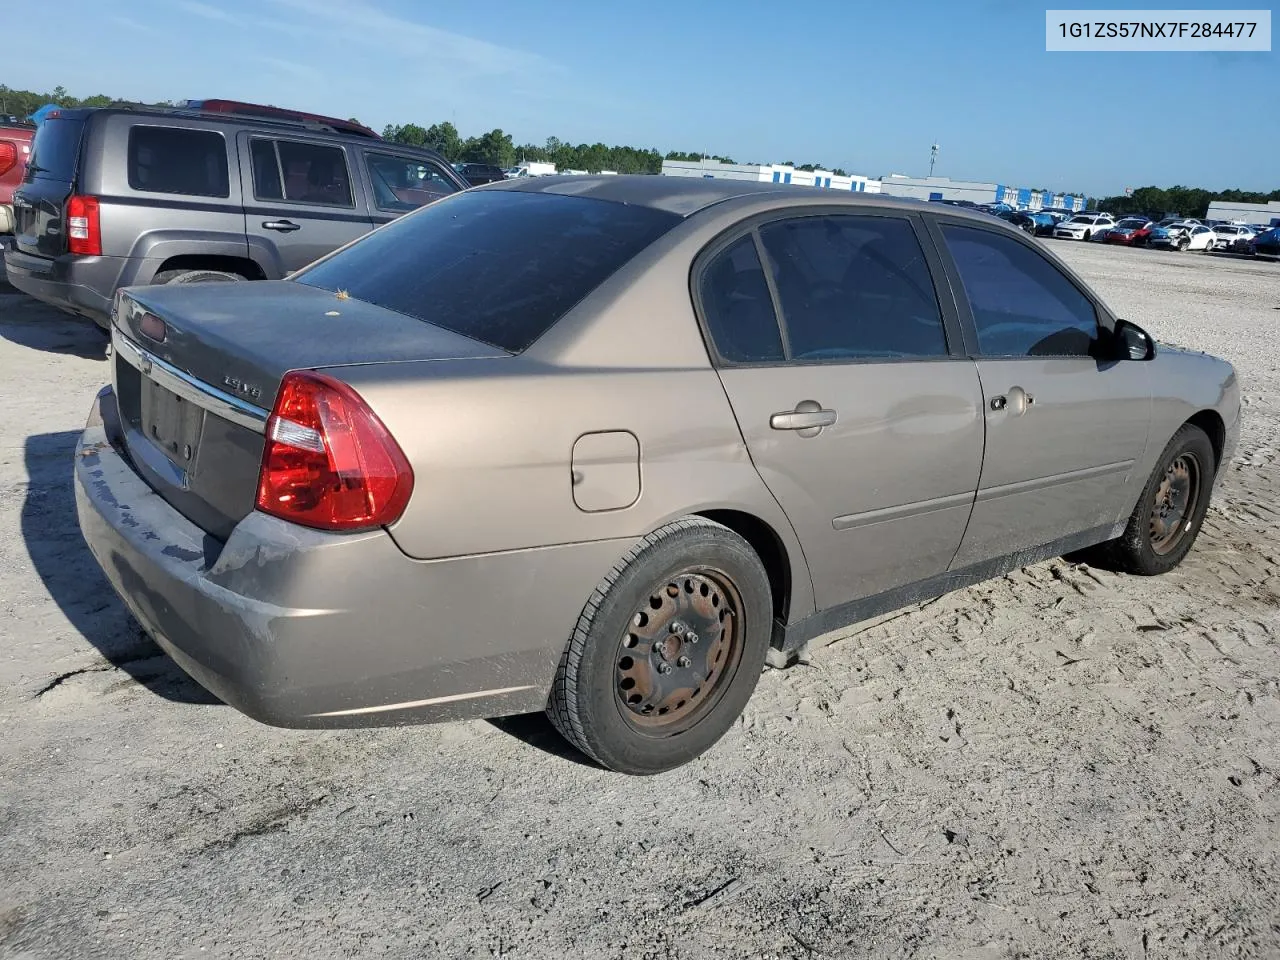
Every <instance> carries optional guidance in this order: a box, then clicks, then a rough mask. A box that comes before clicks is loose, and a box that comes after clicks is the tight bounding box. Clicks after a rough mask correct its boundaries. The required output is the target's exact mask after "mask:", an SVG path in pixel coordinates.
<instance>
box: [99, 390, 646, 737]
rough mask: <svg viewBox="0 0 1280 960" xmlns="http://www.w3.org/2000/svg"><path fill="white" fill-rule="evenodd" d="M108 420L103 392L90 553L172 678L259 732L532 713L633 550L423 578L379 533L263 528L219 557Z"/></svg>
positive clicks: (510, 562) (585, 551) (509, 560)
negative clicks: (596, 590) (262, 726)
mask: <svg viewBox="0 0 1280 960" xmlns="http://www.w3.org/2000/svg"><path fill="white" fill-rule="evenodd" d="M114 408H115V399H114V396H113V394H112V393H111V392H110V389H109V388H107V389H104V390H103V392H102V393H101V394H100V395H99V398H98V400H97V401H96V402H95V412H94V415H93V416H91V418H90V422H89V425H88V426H87V427H86V429H85V431H84V434H83V436H82V437H81V442H80V447H79V450H78V452H77V456H76V465H75V476H76V484H75V488H76V509H77V512H78V514H79V519H80V527H81V530H82V532H83V534H84V538H85V540H86V542H87V543H88V545H89V548H90V550H91V551H92V552H93V555H94V556H95V558H96V559H97V561H98V563H99V564H100V565H101V567H102V569H103V571H104V572H105V573H106V576H107V578H108V580H109V581H110V582H111V585H112V586H113V587H114V588H115V590H116V592H117V593H118V594H119V595H120V596H121V598H122V599H123V600H124V602H125V603H126V604H127V605H128V607H129V609H130V610H131V611H132V612H133V614H134V616H135V617H137V619H138V620H139V622H140V623H141V624H142V625H143V627H144V628H145V629H146V630H147V631H148V632H149V633H150V634H151V635H152V636H153V637H154V638H155V640H156V641H157V643H159V644H160V645H161V646H162V647H163V648H164V650H165V651H166V652H167V653H169V654H170V656H172V657H173V659H174V660H175V661H176V662H177V663H178V664H179V666H181V667H182V668H183V669H184V670H185V671H186V672H187V673H189V674H190V675H191V676H192V677H193V678H195V679H196V680H197V681H198V682H199V683H200V684H201V685H202V686H204V687H206V688H207V689H209V690H210V691H212V692H213V693H214V694H216V695H217V696H218V697H220V698H221V699H223V700H224V701H226V702H227V703H229V704H231V705H232V706H234V707H236V708H237V709H239V710H241V711H243V712H244V713H246V714H248V715H249V716H251V717H253V718H255V719H257V720H260V721H262V722H264V723H269V724H273V725H277V726H288V727H349V726H380V725H390V724H401V723H411V722H428V721H440V720H460V719H470V718H476V717H489V716H502V715H509V714H515V713H524V712H529V711H534V710H540V709H542V708H543V706H545V704H546V700H547V695H548V692H549V690H550V686H551V681H552V679H553V677H554V675H555V670H556V666H557V663H558V661H559V658H560V655H561V652H562V651H563V648H564V644H565V643H566V642H567V639H568V637H569V635H570V633H571V632H572V629H573V626H574V623H575V621H576V619H577V617H578V615H579V613H580V612H581V609H582V605H583V603H584V602H585V601H586V599H587V598H588V597H589V596H590V593H591V590H592V588H593V587H594V586H595V585H596V584H597V583H598V582H599V579H600V578H601V577H602V576H603V575H604V573H605V572H607V571H608V569H609V568H610V566H611V565H612V564H613V563H614V562H616V560H617V558H618V556H620V555H621V554H622V553H623V552H625V550H626V549H627V547H628V546H629V544H627V543H622V542H620V541H600V542H594V543H584V544H573V545H565V546H558V547H547V548H543V549H538V550H523V551H513V552H510V553H503V554H488V555H483V556H470V557H458V558H452V559H448V560H437V561H416V560H412V559H410V558H408V557H406V556H405V555H404V554H403V553H402V552H401V551H400V550H399V548H398V547H396V545H395V543H394V542H393V541H392V539H391V538H390V536H388V535H387V534H386V533H385V532H384V531H382V530H376V531H372V532H367V533H358V534H346V535H342V534H330V533H323V532H320V531H316V530H310V529H307V528H304V527H299V526H296V525H294V524H290V523H286V522H285V521H282V520H279V519H276V518H274V517H269V516H267V515H266V514H262V513H256V512H255V513H251V514H250V515H249V516H247V517H245V519H244V520H242V521H241V522H240V523H239V524H238V525H237V526H236V528H235V529H234V531H233V532H232V534H231V536H230V537H229V538H228V540H227V542H226V544H225V545H223V544H219V543H218V542H217V541H216V540H213V539H212V538H209V537H208V536H206V535H205V534H204V532H203V531H202V530H201V529H200V528H199V527H197V526H195V525H194V524H192V523H191V522H190V521H188V520H187V519H186V518H185V517H183V516H182V515H181V514H179V513H178V512H177V511H176V510H174V508H173V507H171V506H170V505H169V504H168V503H167V502H166V501H165V500H163V499H162V498H161V497H160V496H159V495H158V494H156V493H155V492H154V491H152V490H151V488H150V487H149V486H147V484H146V483H145V482H144V481H143V480H142V479H141V478H140V477H139V476H138V474H137V473H135V472H134V470H133V468H132V466H131V464H130V463H129V461H128V459H126V457H125V456H123V455H122V454H121V453H120V452H119V451H118V450H117V449H116V447H114V446H113V445H112V443H111V442H110V441H109V439H108V434H109V433H113V432H114V431H113V429H112V414H111V411H113V410H114ZM104 414H105V416H106V417H107V422H106V423H105V424H104V423H103V422H102V419H103V416H104Z"/></svg>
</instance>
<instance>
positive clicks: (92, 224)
mask: <svg viewBox="0 0 1280 960" xmlns="http://www.w3.org/2000/svg"><path fill="white" fill-rule="evenodd" d="M67 251H68V252H69V253H82V254H84V255H86V256H90V257H100V256H102V227H101V225H100V224H99V221H98V198H97V197H81V196H78V195H77V196H73V197H70V198H68V199H67Z"/></svg>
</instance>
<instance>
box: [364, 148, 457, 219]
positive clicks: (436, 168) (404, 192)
mask: <svg viewBox="0 0 1280 960" xmlns="http://www.w3.org/2000/svg"><path fill="white" fill-rule="evenodd" d="M359 153H360V173H361V175H362V177H363V178H364V180H365V183H366V189H367V192H368V197H369V216H370V220H371V221H372V223H373V225H374V226H379V225H381V224H384V223H390V222H391V221H392V220H394V219H396V218H397V217H401V216H403V215H404V214H406V213H409V212H410V211H412V210H416V209H418V208H419V207H421V206H425V205H426V204H428V203H434V202H435V201H437V200H440V199H442V198H443V197H447V196H449V195H450V194H451V193H457V192H458V191H459V190H463V189H466V188H465V187H464V186H463V185H462V184H460V183H459V182H458V177H457V176H456V175H454V176H452V177H451V176H449V174H448V173H447V172H446V171H445V169H444V167H443V166H442V165H441V164H438V163H435V162H434V161H432V160H429V159H426V158H424V157H418V156H414V155H413V154H411V153H398V152H396V150H395V149H394V147H390V146H388V147H387V148H386V149H383V148H381V147H379V148H374V147H361V148H360V150H359Z"/></svg>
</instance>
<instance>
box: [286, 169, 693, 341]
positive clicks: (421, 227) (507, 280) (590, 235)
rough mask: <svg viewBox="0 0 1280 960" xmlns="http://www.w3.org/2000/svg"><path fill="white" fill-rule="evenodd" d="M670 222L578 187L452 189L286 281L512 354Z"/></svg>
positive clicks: (666, 216) (668, 216)
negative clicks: (572, 192)
mask: <svg viewBox="0 0 1280 960" xmlns="http://www.w3.org/2000/svg"><path fill="white" fill-rule="evenodd" d="M679 221H680V217H678V216H677V215H675V214H673V213H667V212H665V211H661V210H653V209H650V208H648V207H637V206H631V205H628V204H622V203H612V202H609V201H604V200H592V199H588V198H585V197H567V196H559V195H554V194H545V193H523V192H519V191H508V190H490V191H476V192H475V193H460V194H457V195H455V196H453V197H450V198H448V199H446V200H442V201H440V202H439V203H434V204H432V205H430V206H428V207H423V208H422V209H421V210H418V211H417V212H415V213H411V214H408V215H406V216H404V217H402V218H401V219H399V220H396V221H393V222H392V223H389V224H387V225H386V226H384V227H380V228H378V229H377V230H375V231H374V232H373V233H371V234H369V235H368V236H366V237H365V238H364V239H362V240H360V241H358V242H356V243H354V244H352V245H351V246H349V247H347V248H346V249H344V250H341V251H340V252H338V253H336V254H335V255H333V256H331V257H329V258H327V259H325V260H322V261H320V262H319V263H317V264H315V265H314V266H312V267H308V268H307V269H305V270H303V271H301V272H299V273H297V274H295V276H294V279H295V280H297V281H299V282H301V283H305V284H308V285H309V286H313V287H320V288H321V289H324V290H333V291H338V290H343V291H346V293H347V294H348V295H349V296H352V297H355V298H356V299H358V300H364V301H365V302H367V303H373V304H376V305H378V306H380V307H386V308H387V309H389V310H395V311H396V312H397V313H403V314H407V315H408V316H411V317H415V318H416V319H419V320H424V321H426V322H427V323H431V324H434V325H436V326H439V327H444V328H445V329H446V330H452V331H453V332H455V333H460V334H462V335H463V336H466V337H471V338H472V339H473V340H479V341H481V342H483V343H487V344H490V345H492V346H495V347H498V348H500V349H502V350H506V351H507V352H509V353H519V352H520V351H522V350H524V349H525V348H527V347H528V346H529V345H530V344H531V343H533V341H535V340H536V339H538V337H540V336H542V334H544V333H546V331H547V330H549V329H551V327H552V326H553V325H554V324H555V322H556V321H557V320H559V319H560V318H561V317H562V316H564V315H565V313H567V312H568V311H569V309H570V308H572V307H573V306H574V305H575V304H576V303H578V301H580V300H582V298H583V297H585V296H586V295H587V294H589V293H590V292H591V291H592V290H594V289H595V288H596V287H598V286H599V285H600V284H601V283H603V282H604V281H605V280H606V279H607V278H608V277H609V276H610V275H611V274H612V273H613V272H614V271H615V270H617V269H618V268H619V267H621V266H622V265H623V264H625V263H626V262H627V261H628V260H630V259H631V258H632V257H634V256H635V255H636V254H637V253H639V252H640V251H641V250H643V249H644V248H645V247H647V246H648V245H649V244H651V243H652V242H653V241H654V240H656V239H658V237H660V236H662V235H663V234H664V233H666V232H667V231H668V230H670V229H671V228H672V227H673V226H675V224H676V223H678V222H679Z"/></svg>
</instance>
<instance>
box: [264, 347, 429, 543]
mask: <svg viewBox="0 0 1280 960" xmlns="http://www.w3.org/2000/svg"><path fill="white" fill-rule="evenodd" d="M412 492H413V468H412V467H410V466H409V461H408V460H406V459H405V456H404V452H403V451H402V450H401V449H400V445H399V444H398V443H396V441H395V438H394V437H392V436H391V434H390V433H389V432H388V431H387V428H386V427H385V426H383V424H382V421H381V420H379V419H378V417H377V416H376V415H375V414H374V412H373V411H372V410H370V409H369V407H368V405H367V404H366V403H365V402H364V400H363V399H361V397H360V395H359V394H358V393H356V392H355V391H354V390H352V389H351V387H349V386H347V385H346V384H345V383H342V382H340V381H338V380H335V379H333V378H332V377H328V376H325V375H324V374H322V373H311V372H307V371H295V372H293V373H289V374H286V375H285V378H284V382H283V383H281V384H280V394H279V396H277V397H276V404H275V409H274V410H272V411H271V418H270V419H269V420H268V421H267V443H266V447H265V448H264V449H263V451H262V470H261V472H260V473H259V475H258V500H257V508H258V509H259V510H261V511H262V512H263V513H269V514H271V515H273V516H276V517H280V518H281V519H284V520H289V521H292V522H293V523H300V524H302V525H303V526H307V527H317V528H319V529H321V530H360V529H365V528H369V527H381V526H386V525H387V524H389V523H394V522H395V521H396V520H398V519H399V518H400V514H402V513H403V512H404V508H405V505H406V504H407V503H408V502H409V494H410V493H412Z"/></svg>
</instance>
